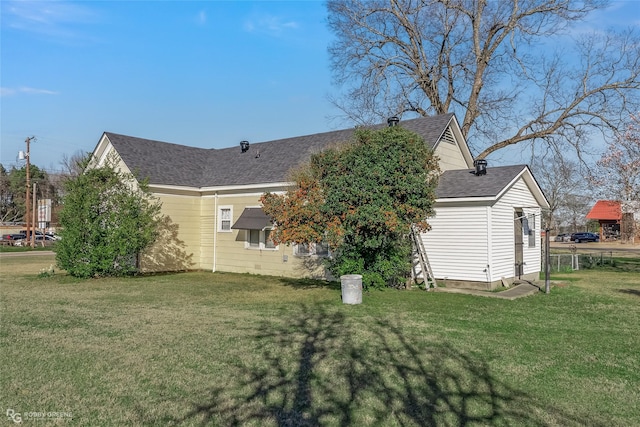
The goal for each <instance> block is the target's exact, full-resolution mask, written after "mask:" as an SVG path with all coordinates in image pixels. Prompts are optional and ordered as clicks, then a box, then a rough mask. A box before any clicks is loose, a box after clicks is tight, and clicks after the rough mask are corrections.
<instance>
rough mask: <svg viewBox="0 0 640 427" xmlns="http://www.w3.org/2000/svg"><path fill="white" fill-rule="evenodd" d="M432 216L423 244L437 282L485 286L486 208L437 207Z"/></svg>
mask: <svg viewBox="0 0 640 427" xmlns="http://www.w3.org/2000/svg"><path fill="white" fill-rule="evenodd" d="M435 212H436V214H435V217H433V218H430V219H429V224H431V227H432V228H431V230H430V231H428V232H426V233H423V234H422V240H423V243H424V247H425V250H426V251H427V254H428V257H429V262H430V263H431V268H432V270H433V274H434V276H435V277H436V279H445V278H446V279H448V280H464V281H478V282H486V281H487V280H488V277H487V272H486V271H485V270H486V266H487V253H488V249H487V220H488V219H487V213H488V211H487V208H486V206H483V205H480V204H476V205H473V206H469V205H468V204H467V205H457V206H451V204H448V205H447V206H444V205H442V204H440V205H438V204H436V206H435Z"/></svg>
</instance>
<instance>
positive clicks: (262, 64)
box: [0, 0, 640, 169]
mask: <svg viewBox="0 0 640 427" xmlns="http://www.w3.org/2000/svg"><path fill="white" fill-rule="evenodd" d="M0 7H1V11H0V13H1V33H0V38H1V42H0V43H1V45H0V48H1V50H0V60H1V62H0V82H1V87H2V89H1V93H0V95H1V98H0V102H1V104H0V128H1V129H0V162H1V163H2V164H3V165H5V167H7V166H11V165H16V164H17V165H20V163H18V162H17V154H18V151H20V150H24V149H25V148H26V146H25V143H24V140H25V138H26V137H28V136H32V135H35V136H36V138H37V141H36V142H35V143H33V144H32V145H31V160H32V162H33V163H34V164H36V165H38V166H39V167H44V168H45V169H59V168H60V161H61V159H62V157H63V155H64V154H66V155H72V154H73V153H74V152H76V151H77V150H83V151H91V150H93V148H94V146H95V145H96V143H97V142H98V139H99V138H100V136H101V135H102V132H103V131H110V132H115V133H122V134H126V135H132V136H139V137H143V138H149V139H158V140H162V141H168V142H174V143H179V144H185V145H192V146H198V147H211V148H220V147H229V146H234V145H237V144H238V143H239V142H240V141H241V140H249V141H253V142H260V141H267V140H272V139H277V138H285V137H290V136H297V135H305V134H311V133H317V132H324V131H329V130H333V129H335V128H337V127H338V128H340V127H345V126H344V123H341V122H340V121H336V120H331V117H334V116H336V115H339V113H340V112H339V111H338V110H336V109H335V108H334V107H332V106H331V104H330V103H329V102H328V101H327V95H328V94H329V93H334V92H335V89H334V88H333V87H332V86H331V76H330V71H329V61H328V55H327V46H328V45H329V43H330V42H331V39H332V36H331V34H330V33H329V31H328V29H327V27H326V9H325V5H324V3H323V2H320V1H280V2H270V1H234V2H225V1H52V0H49V1H42V2H31V1H12V0H2V1H0ZM638 20H640V3H639V2H638V1H617V2H614V3H613V5H612V7H611V8H610V9H609V10H608V11H606V12H599V14H598V15H595V16H594V17H593V18H592V19H591V21H590V22H589V23H585V24H584V25H585V27H589V28H591V27H598V26H605V25H606V26H612V25H614V26H615V25H625V26H628V25H638Z"/></svg>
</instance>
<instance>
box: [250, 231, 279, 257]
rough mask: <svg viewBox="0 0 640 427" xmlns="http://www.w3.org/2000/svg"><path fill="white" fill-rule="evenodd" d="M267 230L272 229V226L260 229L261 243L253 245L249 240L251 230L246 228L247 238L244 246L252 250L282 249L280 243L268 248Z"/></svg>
mask: <svg viewBox="0 0 640 427" xmlns="http://www.w3.org/2000/svg"><path fill="white" fill-rule="evenodd" d="M266 230H272V228H268V227H267V228H264V229H262V230H260V243H259V244H258V246H251V243H250V241H249V238H250V237H249V236H250V235H251V230H245V239H244V248H245V249H249V250H252V251H277V250H279V249H280V246H279V245H275V246H274V247H273V248H268V247H267V244H266V233H265V231H266Z"/></svg>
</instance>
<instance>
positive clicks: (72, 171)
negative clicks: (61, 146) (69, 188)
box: [60, 150, 91, 177]
mask: <svg viewBox="0 0 640 427" xmlns="http://www.w3.org/2000/svg"><path fill="white" fill-rule="evenodd" d="M90 155H91V153H87V152H85V151H82V150H77V151H76V152H75V153H73V154H72V155H71V156H68V155H67V154H63V155H62V160H61V161H60V164H61V165H62V170H63V172H62V174H63V175H65V176H69V177H76V176H78V175H80V174H81V173H82V172H83V171H84V168H85V166H86V163H87V161H88V160H89V156H90Z"/></svg>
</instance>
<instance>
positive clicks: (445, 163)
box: [434, 129, 468, 274]
mask: <svg viewBox="0 0 640 427" xmlns="http://www.w3.org/2000/svg"><path fill="white" fill-rule="evenodd" d="M447 132H448V133H450V129H447ZM447 132H445V135H444V137H443V139H441V140H440V142H439V143H438V145H437V146H436V149H435V155H436V156H438V158H439V159H440V161H439V165H440V170H441V171H442V172H444V171H446V170H454V169H467V168H468V166H467V162H466V161H465V160H464V157H463V155H462V151H461V150H460V146H459V145H458V143H457V142H456V141H455V139H454V138H453V136H451V135H449V136H450V137H449V138H445V137H446V136H447ZM434 274H435V273H434Z"/></svg>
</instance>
